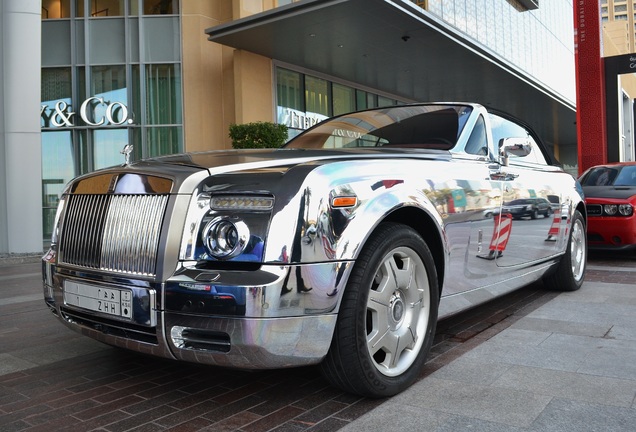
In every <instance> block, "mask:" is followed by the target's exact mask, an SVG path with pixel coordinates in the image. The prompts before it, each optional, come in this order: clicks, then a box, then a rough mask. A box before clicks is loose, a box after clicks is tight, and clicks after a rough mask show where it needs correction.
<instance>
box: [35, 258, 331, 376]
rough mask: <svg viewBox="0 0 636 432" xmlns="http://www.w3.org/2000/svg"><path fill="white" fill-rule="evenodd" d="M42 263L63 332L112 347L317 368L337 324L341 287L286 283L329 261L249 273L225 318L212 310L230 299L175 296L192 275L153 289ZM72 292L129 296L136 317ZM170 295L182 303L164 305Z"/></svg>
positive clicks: (236, 364)
mask: <svg viewBox="0 0 636 432" xmlns="http://www.w3.org/2000/svg"><path fill="white" fill-rule="evenodd" d="M42 265H43V278H44V297H45V301H46V304H47V305H48V307H49V308H50V309H51V311H52V312H53V313H54V314H55V315H56V316H57V317H58V318H59V319H60V321H61V322H63V323H64V324H65V325H66V326H67V327H69V328H71V329H73V330H75V331H77V332H79V333H81V334H83V335H85V336H88V337H90V338H93V339H95V340H98V341H101V342H103V343H106V344H109V345H113V346H118V347H122V348H126V349H129V350H132V351H137V352H140V353H144V354H149V355H153V356H158V357H164V358H171V359H179V360H184V361H189V362H195V363H202V364H210V365H217V366H223V367H232V368H241V369H273V368H284V367H294V366H305V365H311V364H317V363H319V362H320V361H321V360H322V359H323V358H324V356H325V355H326V354H327V351H328V349H329V346H330V344H331V338H332V335H333V330H334V327H335V323H336V319H337V314H336V312H337V310H336V306H337V302H338V298H339V296H338V295H334V293H335V292H336V291H338V287H336V288H337V289H336V290H334V289H333V285H332V286H331V289H330V290H328V287H327V286H325V287H320V286H315V287H313V289H312V290H306V291H300V290H298V289H297V287H295V286H294V284H296V283H297V282H295V281H294V276H291V277H289V276H290V275H295V274H299V273H301V271H300V270H302V273H303V274H305V275H307V274H311V273H312V272H314V273H315V274H319V273H322V274H327V275H330V273H331V272H332V271H333V269H335V268H336V266H334V264H333V263H332V264H329V265H327V264H320V265H306V266H301V267H306V268H305V269H301V268H300V267H297V266H285V267H280V268H277V270H276V271H275V272H266V271H265V272H250V273H251V274H250V275H249V278H247V280H249V285H242V286H240V287H234V289H233V290H230V291H231V292H233V293H234V296H235V299H234V302H230V303H232V305H234V306H236V304H240V306H241V307H240V308H238V309H237V308H236V307H232V308H228V309H227V310H228V311H230V312H229V313H227V314H222V313H217V314H213V313H211V311H210V307H212V308H214V307H215V305H217V306H218V305H223V302H226V303H227V301H228V298H219V297H223V296H219V295H218V294H219V292H216V293H211V294H210V295H209V296H208V297H207V299H208V300H209V301H208V302H205V301H203V300H201V299H202V298H203V297H201V296H204V295H205V294H204V293H198V292H195V293H194V294H192V295H191V296H190V297H188V296H184V295H183V294H182V293H178V291H179V289H180V287H181V288H182V287H192V286H194V285H196V284H199V285H200V281H199V280H197V279H196V274H198V273H197V272H195V273H196V274H189V273H188V272H181V273H180V274H178V275H175V276H173V277H172V278H169V279H168V280H167V281H165V282H163V283H160V284H153V283H149V282H146V281H143V280H135V279H126V278H112V277H111V276H109V277H108V278H105V277H100V275H99V273H97V272H96V273H93V274H90V273H86V272H82V271H78V270H74V269H69V268H59V267H57V266H56V264H55V254H53V253H49V254H47V255H46V256H45V257H44V258H43V262H42ZM297 268H298V270H297ZM234 273H240V272H234ZM233 277H234V278H236V277H238V278H240V275H239V274H233ZM198 279H201V278H200V277H199V278H198ZM290 280H291V282H290ZM69 286H80V288H82V287H84V288H86V287H88V288H89V289H92V290H93V291H94V292H97V290H99V289H100V288H104V289H106V290H115V291H117V290H120V291H121V292H130V293H132V295H131V297H132V310H133V311H132V313H131V314H129V316H121V315H119V316H114V315H111V314H107V313H103V312H98V311H95V310H90V309H86V308H85V307H80V306H78V304H79V303H77V302H76V301H75V300H73V299H71V298H70V297H69V296H70V295H71V294H69V293H68V291H69V290H68V287H69ZM290 287H291V288H290ZM65 290H66V296H65ZM80 291H81V289H80ZM213 291H214V290H213ZM218 291H224V290H218ZM225 291H228V290H225ZM340 291H341V290H340ZM109 292H110V291H109ZM175 294H178V296H179V298H183V299H184V300H183V301H176V302H175V301H174V300H172V301H168V300H166V297H169V296H171V295H172V296H174V295H175ZM330 294H331V295H330ZM215 297H216V298H215ZM197 299H199V300H197ZM166 305H170V307H166ZM197 308H199V309H198V310H197ZM123 309H124V308H123V306H122V310H123ZM178 309H180V310H178ZM237 310H238V312H237ZM232 313H234V314H236V315H235V316H232Z"/></svg>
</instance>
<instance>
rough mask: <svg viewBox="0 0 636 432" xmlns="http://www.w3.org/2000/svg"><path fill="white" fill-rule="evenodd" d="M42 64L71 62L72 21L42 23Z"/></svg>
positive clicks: (56, 64) (62, 64)
mask: <svg viewBox="0 0 636 432" xmlns="http://www.w3.org/2000/svg"><path fill="white" fill-rule="evenodd" d="M41 58H42V66H66V65H69V64H71V22H70V21H68V20H67V21H47V22H43V23H42V57H41Z"/></svg>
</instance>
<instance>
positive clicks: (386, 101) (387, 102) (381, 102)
mask: <svg viewBox="0 0 636 432" xmlns="http://www.w3.org/2000/svg"><path fill="white" fill-rule="evenodd" d="M392 105H397V101H396V100H395V99H390V98H387V97H384V96H378V107H385V106H392Z"/></svg>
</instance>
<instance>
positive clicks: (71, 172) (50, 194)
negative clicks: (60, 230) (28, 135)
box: [42, 131, 77, 238]
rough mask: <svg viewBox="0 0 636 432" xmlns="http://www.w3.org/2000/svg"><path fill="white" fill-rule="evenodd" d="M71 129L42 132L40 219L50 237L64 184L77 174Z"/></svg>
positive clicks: (46, 235)
mask: <svg viewBox="0 0 636 432" xmlns="http://www.w3.org/2000/svg"><path fill="white" fill-rule="evenodd" d="M72 143H73V141H72V139H71V131H47V132H42V160H43V161H46V163H43V164H42V220H43V228H44V238H51V233H52V229H53V222H54V220H55V212H56V209H57V204H58V202H59V199H60V196H61V195H62V191H63V190H64V186H66V184H67V183H68V182H69V181H70V180H71V179H72V178H73V177H75V176H76V175H77V172H76V170H75V165H74V151H73V144H72Z"/></svg>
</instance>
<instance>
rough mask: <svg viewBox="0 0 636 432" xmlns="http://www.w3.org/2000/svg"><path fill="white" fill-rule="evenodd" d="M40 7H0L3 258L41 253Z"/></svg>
mask: <svg viewBox="0 0 636 432" xmlns="http://www.w3.org/2000/svg"><path fill="white" fill-rule="evenodd" d="M41 7H42V6H41V2H40V0H2V2H1V3H0V41H1V42H0V82H2V89H1V90H0V132H1V135H0V168H2V169H1V171H2V173H1V174H0V189H1V190H0V253H11V254H13V253H16V254H23V253H36V252H37V253H41V252H42V250H43V238H42V150H41V138H40V115H39V114H40V103H41V101H40V81H41V78H40V76H41V29H42V22H41Z"/></svg>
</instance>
